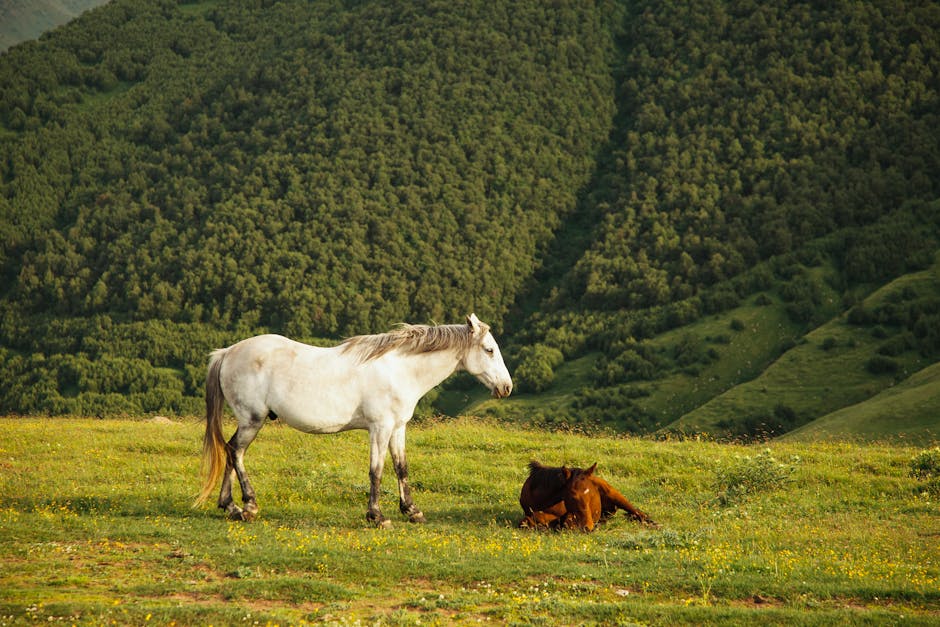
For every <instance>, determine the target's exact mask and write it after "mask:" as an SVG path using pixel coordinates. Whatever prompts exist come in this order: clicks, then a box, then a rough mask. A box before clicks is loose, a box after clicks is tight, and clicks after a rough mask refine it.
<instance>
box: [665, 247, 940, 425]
mask: <svg viewBox="0 0 940 627" xmlns="http://www.w3.org/2000/svg"><path fill="white" fill-rule="evenodd" d="M938 289H940V264H935V265H934V266H933V267H931V268H930V269H928V270H925V271H923V272H918V273H915V274H910V275H905V276H904V277H901V278H899V279H897V280H895V281H893V282H891V283H890V284H888V285H887V286H885V287H883V288H881V289H879V290H878V291H876V292H875V293H873V294H872V295H870V296H869V297H868V298H866V299H864V300H863V301H861V302H860V303H858V304H857V305H856V306H855V308H853V309H852V310H850V312H849V313H847V314H843V315H841V316H839V317H837V318H834V319H833V320H831V321H829V322H827V323H826V324H823V325H821V326H819V327H817V328H816V329H814V330H812V331H811V332H809V333H807V334H806V335H804V336H803V337H802V338H801V340H800V342H799V343H798V344H797V345H796V346H794V347H792V348H791V349H789V350H787V351H786V352H785V353H784V354H782V355H781V356H780V357H779V358H778V359H777V360H775V361H774V362H773V363H772V364H771V365H770V366H769V367H767V368H766V369H764V370H763V371H762V372H761V373H760V374H759V376H757V377H755V378H753V379H752V380H750V381H747V382H746V383H743V384H741V385H738V386H735V387H734V388H732V389H730V390H728V391H727V392H725V393H724V394H721V395H719V396H716V397H714V398H712V399H711V400H709V401H708V402H707V403H705V404H703V405H701V406H699V407H696V408H695V409H694V410H692V411H691V412H689V413H687V414H685V415H684V416H682V417H681V418H680V419H679V420H677V421H676V422H674V423H672V425H670V427H671V428H674V429H679V430H687V431H711V432H722V431H727V430H731V431H735V430H737V429H740V427H741V426H742V425H746V426H748V427H749V428H751V429H755V430H756V429H760V428H765V429H768V430H769V431H771V432H776V433H780V432H782V431H787V430H789V429H792V428H794V427H799V426H801V425H803V424H805V423H807V422H809V423H810V424H809V426H808V427H806V430H807V432H808V433H822V432H825V431H826V428H825V426H824V425H826V424H831V425H832V430H831V431H830V432H831V433H839V432H838V427H837V425H842V426H843V427H846V426H848V425H849V424H852V423H854V424H855V425H856V426H857V427H858V428H859V431H860V432H864V433H865V434H866V436H868V437H872V436H874V437H888V436H890V435H892V434H894V433H898V432H903V433H910V435H911V436H913V437H915V438H917V439H923V438H924V437H929V433H931V432H932V433H934V434H936V433H937V432H938V431H937V430H938V428H940V414H938V413H936V412H934V411H932V410H931V407H930V404H931V403H933V404H934V405H935V404H936V403H937V402H940V388H931V387H930V386H929V385H925V384H924V376H923V374H922V373H919V371H920V370H921V369H922V368H924V366H925V365H926V364H929V363H931V362H932V361H933V359H934V358H933V357H931V356H930V355H929V352H927V351H925V350H924V349H925V348H926V346H925V345H924V344H919V343H918V341H917V339H916V337H915V336H914V335H913V334H912V333H911V332H910V331H909V330H907V329H902V330H897V329H895V330H893V331H891V332H889V331H888V329H887V328H886V327H885V326H884V325H882V324H875V325H872V324H871V323H870V322H871V321H869V320H866V319H865V318H866V317H868V316H869V315H870V313H871V312H877V313H876V314H874V315H872V318H873V319H874V318H877V319H879V320H881V321H882V322H884V323H890V322H891V321H890V320H889V319H888V318H887V315H889V314H888V312H889V310H890V311H898V310H900V311H903V312H904V314H907V312H908V311H910V310H912V309H915V308H918V307H920V306H923V305H924V304H925V303H927V302H929V303H931V304H930V307H934V308H935V307H937V305H938V304H940V293H938ZM862 312H866V313H862ZM888 326H890V324H889V325H888ZM925 353H927V354H925ZM911 375H914V377H913V378H912V379H911V380H910V382H907V381H906V380H907V378H908V377H910V376H911ZM898 384H901V385H898ZM902 389H904V390H908V391H909V392H914V391H919V395H913V394H912V396H911V397H909V398H913V397H914V396H918V397H919V400H918V401H917V403H919V406H918V405H917V404H915V405H908V406H907V409H908V410H910V413H908V414H907V415H906V416H904V419H903V421H902V422H898V420H897V418H898V417H899V416H901V415H902V413H901V412H902V411H903V410H902V409H901V406H900V405H897V406H895V408H894V413H893V414H892V415H893V419H889V417H888V416H880V417H879V418H878V420H875V421H872V417H873V415H875V412H876V411H878V410H879V409H880V410H881V411H883V410H884V408H885V404H884V403H885V402H886V401H887V399H888V398H891V397H892V396H894V397H895V400H898V397H897V396H896V395H897V394H900V393H901V392H900V390H902ZM868 399H871V401H870V402H868V403H866V402H865V401H868ZM908 402H910V401H908ZM842 408H845V409H842ZM863 408H864V409H863ZM827 414H828V415H827ZM819 416H823V417H822V418H819V419H818V420H814V419H815V418H816V417H819ZM837 416H840V417H839V418H837ZM833 419H835V422H831V421H832V420H833ZM815 425H818V426H819V427H818V429H819V430H817V426H815ZM849 433H850V430H843V431H842V432H841V434H843V435H847V434H849Z"/></svg>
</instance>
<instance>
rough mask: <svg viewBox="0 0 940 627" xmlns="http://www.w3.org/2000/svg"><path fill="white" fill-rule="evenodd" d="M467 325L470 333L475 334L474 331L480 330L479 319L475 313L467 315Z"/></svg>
mask: <svg viewBox="0 0 940 627" xmlns="http://www.w3.org/2000/svg"><path fill="white" fill-rule="evenodd" d="M467 326H468V327H470V333H471V334H476V332H477V331H479V330H480V319H479V318H477V315H476V314H475V313H472V314H470V315H469V316H467Z"/></svg>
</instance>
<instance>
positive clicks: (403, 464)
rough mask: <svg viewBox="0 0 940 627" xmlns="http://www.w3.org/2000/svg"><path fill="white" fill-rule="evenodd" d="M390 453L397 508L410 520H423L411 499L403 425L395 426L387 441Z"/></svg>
mask: <svg viewBox="0 0 940 627" xmlns="http://www.w3.org/2000/svg"><path fill="white" fill-rule="evenodd" d="M388 448H389V452H390V453H391V454H392V463H394V464H395V474H396V475H398V509H399V510H401V513H402V514H404V515H405V516H407V517H408V520H410V521H411V522H422V523H423V522H425V518H424V514H422V513H421V510H419V509H418V508H417V507H415V504H414V501H413V500H412V499H411V486H410V485H409V484H408V460H407V458H406V457H405V426H404V425H402V426H401V427H399V428H397V429H396V430H395V431H394V432H393V433H392V438H391V440H389V443H388Z"/></svg>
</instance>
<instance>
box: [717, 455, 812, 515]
mask: <svg viewBox="0 0 940 627" xmlns="http://www.w3.org/2000/svg"><path fill="white" fill-rule="evenodd" d="M797 462H799V458H796V457H794V458H793V460H792V463H790V464H782V463H780V462H778V461H777V460H776V459H774V457H773V455H772V454H771V452H770V449H765V450H764V451H762V452H761V453H759V454H758V455H755V456H753V457H751V456H746V457H739V458H737V460H736V461H735V462H734V463H732V464H730V465H728V466H724V467H722V468H719V469H718V471H717V472H716V473H715V488H716V490H717V491H718V497H717V498H718V500H719V502H721V503H722V504H728V503H732V502H734V501H740V500H743V499H746V498H748V497H750V496H752V495H754V494H758V493H762V492H769V491H771V490H773V489H776V488H779V487H781V486H782V485H783V484H784V483H786V482H787V481H790V479H791V475H792V474H793V472H794V471H795V470H796V467H795V465H794V464H796V463H797Z"/></svg>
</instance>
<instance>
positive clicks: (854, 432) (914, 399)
mask: <svg viewBox="0 0 940 627" xmlns="http://www.w3.org/2000/svg"><path fill="white" fill-rule="evenodd" d="M938 390H940V364H932V365H930V366H928V367H926V368H924V369H923V370H921V371H920V372H917V373H915V374H914V375H911V376H910V377H908V378H907V379H905V380H903V381H901V382H900V383H898V384H897V385H895V386H893V387H889V388H885V389H884V390H883V391H882V392H880V393H878V394H876V395H875V396H873V397H871V398H870V399H868V400H866V401H863V402H861V403H859V404H858V405H851V406H848V407H844V408H842V409H839V410H837V411H834V412H832V413H831V414H826V415H825V416H823V417H822V418H817V419H816V420H814V421H813V422H811V423H809V424H808V425H805V426H803V427H800V428H799V429H795V430H794V431H791V432H789V433H787V434H786V435H785V436H784V439H787V440H790V439H792V440H803V441H805V440H821V439H825V438H847V439H860V440H886V439H891V438H897V439H902V440H904V441H907V442H912V443H918V442H924V443H929V442H931V441H936V440H937V439H938V438H940V418H938V416H940V393H938Z"/></svg>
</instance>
